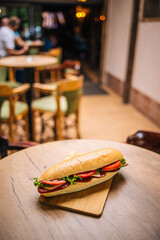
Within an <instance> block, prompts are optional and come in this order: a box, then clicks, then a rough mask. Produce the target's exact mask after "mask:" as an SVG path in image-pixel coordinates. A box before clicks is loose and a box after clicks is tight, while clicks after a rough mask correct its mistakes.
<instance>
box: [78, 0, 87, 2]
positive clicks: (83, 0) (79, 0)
mask: <svg viewBox="0 0 160 240" xmlns="http://www.w3.org/2000/svg"><path fill="white" fill-rule="evenodd" d="M86 1H87V0H77V2H86Z"/></svg>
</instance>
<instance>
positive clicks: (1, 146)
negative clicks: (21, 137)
mask: <svg viewBox="0 0 160 240" xmlns="http://www.w3.org/2000/svg"><path fill="white" fill-rule="evenodd" d="M37 144H38V143H36V142H30V141H26V142H13V143H11V142H9V141H8V139H7V138H6V137H4V136H0V156H1V159H2V158H4V157H6V156H7V155H8V151H9V150H16V151H18V150H22V149H24V148H28V147H32V146H35V145H37Z"/></svg>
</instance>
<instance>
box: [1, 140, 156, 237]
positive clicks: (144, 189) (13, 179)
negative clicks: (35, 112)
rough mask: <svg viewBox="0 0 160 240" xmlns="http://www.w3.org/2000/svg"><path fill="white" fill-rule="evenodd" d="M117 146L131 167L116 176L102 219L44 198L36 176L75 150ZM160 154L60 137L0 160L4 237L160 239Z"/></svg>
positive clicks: (106, 142)
mask: <svg viewBox="0 0 160 240" xmlns="http://www.w3.org/2000/svg"><path fill="white" fill-rule="evenodd" d="M103 147H113V148H117V149H119V150H120V151H122V153H123V154H124V156H125V158H126V160H127V162H128V164H129V166H128V167H126V168H123V169H121V171H120V172H119V173H118V174H117V175H116V176H115V177H114V178H113V182H112V186H111V188H110V192H109V195H108V198H107V202H106V204H105V207H104V210H103V214H102V215H101V217H99V218H95V217H91V216H87V215H83V214H79V213H74V212H70V211H66V210H62V209H57V208H54V207H50V206H46V205H43V204H40V203H39V194H38V193H37V190H36V188H35V186H34V185H33V178H34V177H39V176H40V175H41V174H42V173H43V172H44V171H45V170H46V169H47V168H48V167H50V166H51V165H52V163H53V159H54V162H59V161H62V160H63V159H64V158H65V156H66V155H67V154H68V153H69V152H70V151H72V150H75V151H81V152H88V151H93V150H96V149H100V148H103ZM159 173H160V156H159V155H158V154H156V153H153V152H151V151H148V150H145V149H142V148H139V147H135V146H132V145H128V144H123V143H117V142H110V141H101V140H68V141H57V142H51V143H46V144H42V145H38V146H35V147H31V148H28V149H25V150H22V151H20V152H16V153H14V154H12V155H10V156H8V157H6V158H4V159H2V160H1V161H0V176H1V181H0V215H1V217H0V239H21V240H22V239H47V240H48V239H59V240H60V239H85V240H86V239H97V238H99V239H130V240H132V239H133V240H135V239H145V240H150V239H157V240H159V239H160V227H159V226H160V201H159V199H160V174H159Z"/></svg>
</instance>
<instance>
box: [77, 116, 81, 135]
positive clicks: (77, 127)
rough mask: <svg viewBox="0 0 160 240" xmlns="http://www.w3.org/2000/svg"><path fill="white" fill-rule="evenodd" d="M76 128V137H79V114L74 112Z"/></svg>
mask: <svg viewBox="0 0 160 240" xmlns="http://www.w3.org/2000/svg"><path fill="white" fill-rule="evenodd" d="M76 130H77V138H81V137H80V130H79V114H78V113H77V114H76Z"/></svg>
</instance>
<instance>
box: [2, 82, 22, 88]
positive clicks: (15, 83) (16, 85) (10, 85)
mask: <svg viewBox="0 0 160 240" xmlns="http://www.w3.org/2000/svg"><path fill="white" fill-rule="evenodd" d="M1 84H2V85H4V84H5V85H7V86H9V87H11V88H17V87H19V86H20V85H21V83H20V82H9V81H8V82H7V81H6V82H0V85H1Z"/></svg>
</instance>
